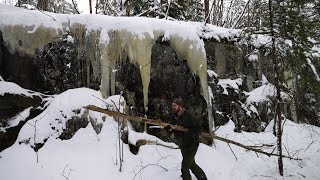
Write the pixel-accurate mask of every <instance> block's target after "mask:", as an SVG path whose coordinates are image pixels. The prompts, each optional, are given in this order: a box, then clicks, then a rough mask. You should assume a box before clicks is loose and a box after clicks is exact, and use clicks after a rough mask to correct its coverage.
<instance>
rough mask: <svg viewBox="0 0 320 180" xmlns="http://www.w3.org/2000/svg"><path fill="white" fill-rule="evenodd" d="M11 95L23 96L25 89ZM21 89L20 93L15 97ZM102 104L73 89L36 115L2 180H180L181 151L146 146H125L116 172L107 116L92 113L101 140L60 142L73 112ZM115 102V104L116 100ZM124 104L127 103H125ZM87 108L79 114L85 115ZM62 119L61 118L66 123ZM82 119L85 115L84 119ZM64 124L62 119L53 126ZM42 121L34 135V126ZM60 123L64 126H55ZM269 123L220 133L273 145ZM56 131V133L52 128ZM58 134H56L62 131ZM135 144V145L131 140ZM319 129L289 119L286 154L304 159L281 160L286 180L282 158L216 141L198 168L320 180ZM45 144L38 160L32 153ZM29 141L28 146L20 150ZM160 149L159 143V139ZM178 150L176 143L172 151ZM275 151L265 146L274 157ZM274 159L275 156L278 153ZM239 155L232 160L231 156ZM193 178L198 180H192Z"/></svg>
mask: <svg viewBox="0 0 320 180" xmlns="http://www.w3.org/2000/svg"><path fill="white" fill-rule="evenodd" d="M0 83H1V84H0V90H2V91H4V89H5V86H3V85H4V83H6V84H10V83H9V82H3V81H1V82H0ZM11 87H13V88H17V89H16V90H15V89H11V90H10V92H11V93H13V92H16V93H22V92H23V91H21V89H20V88H21V87H19V86H14V85H13V84H11ZM19 89H20V91H18V90H19ZM119 97H120V96H112V97H109V98H108V99H105V101H106V102H109V103H110V102H112V101H113V102H115V103H116V104H118V102H119ZM99 98H101V94H100V92H98V91H94V90H91V89H87V88H79V89H71V90H68V91H66V92H63V93H62V94H59V95H55V96H53V98H52V99H50V100H48V107H47V108H46V110H45V111H44V112H43V113H41V114H40V115H39V116H37V117H35V118H34V119H30V120H29V121H28V123H26V124H25V125H24V126H23V127H22V129H21V131H20V133H19V136H18V139H17V142H15V144H14V145H12V146H11V147H9V148H7V149H6V150H4V151H2V152H1V153H0V172H1V173H0V179H1V180H24V179H30V180H31V179H32V180H44V179H46V180H66V179H69V180H87V179H95V180H102V179H115V180H128V179H145V180H149V179H153V180H163V179H166V180H176V179H180V165H181V164H180V163H181V155H180V151H179V150H178V149H169V148H166V147H163V146H158V145H144V146H141V147H140V150H139V153H138V154H137V155H133V154H132V153H131V152H130V151H129V147H128V145H126V144H124V149H123V150H124V162H123V167H122V171H121V172H120V171H119V167H120V166H119V160H118V158H117V157H118V151H117V144H118V139H117V133H118V132H117V129H118V126H117V123H116V122H115V121H114V120H113V118H111V117H107V118H106V119H105V120H103V119H102V114H100V113H97V112H90V113H89V115H90V116H91V117H94V118H96V119H97V121H99V122H101V123H103V127H102V130H101V132H100V133H99V134H97V133H96V131H95V130H94V129H93V126H92V125H91V123H89V124H88V126H87V127H86V128H82V129H80V130H79V131H77V132H76V134H75V135H74V136H73V137H72V138H71V139H69V140H60V139H58V138H57V137H58V135H59V134H61V130H62V129H63V128H65V123H66V121H67V119H68V118H65V117H70V116H71V115H74V112H73V110H75V109H78V108H82V107H83V106H86V105H89V104H94V105H97V106H103V105H105V103H104V102H102V101H101V100H100V99H99ZM111 100H112V101H111ZM120 103H121V104H124V102H123V98H122V100H120ZM83 111H84V109H83V108H82V109H81V112H83ZM61 114H63V116H61ZM80 114H81V113H80ZM56 119H59V120H56ZM36 121H37V124H36V125H37V127H38V128H37V132H36V133H35V129H34V126H32V125H35V122H36ZM58 122H59V123H58ZM272 124H273V123H272V122H271V123H270V124H269V126H268V127H267V128H266V131H265V132H262V133H246V132H243V133H235V132H233V129H234V124H233V122H229V123H228V124H227V125H225V126H223V127H220V128H219V129H218V130H217V131H216V134H217V135H219V136H221V137H226V138H228V139H232V140H235V141H238V142H240V143H243V144H247V145H256V146H259V145H262V144H273V145H275V142H276V138H275V137H274V136H273V134H272ZM50 126H51V127H52V126H54V127H55V130H56V131H54V130H53V129H52V128H49V127H50ZM57 130H59V131H57ZM129 136H131V141H132V139H135V140H138V139H141V138H144V139H153V140H156V139H157V138H156V137H153V136H150V135H147V134H146V133H135V132H133V131H130V132H129ZM132 137H134V138H132ZM319 137H320V128H318V127H314V126H310V125H304V124H295V123H293V122H291V121H290V120H286V122H285V126H284V132H283V153H284V154H285V155H289V156H292V157H295V158H301V159H302V160H299V161H297V160H289V159H284V177H281V176H280V175H278V167H277V158H276V157H268V156H265V155H261V154H256V153H254V152H248V151H245V150H244V149H242V148H239V147H236V146H234V145H230V147H231V149H232V151H233V152H232V151H231V149H230V147H229V146H228V145H227V144H226V143H224V142H220V141H218V140H216V141H215V145H213V146H207V145H204V144H200V146H199V150H198V153H197V155H196V161H197V162H198V164H199V165H200V166H201V167H202V168H203V170H204V171H205V172H206V174H207V176H208V179H209V180H213V179H219V180H249V179H250V180H264V179H265V180H268V179H279V180H280V179H294V180H298V179H301V180H302V179H308V180H309V179H311V180H312V179H314V180H317V179H319V177H320V172H319V168H320V153H319V152H320V142H319ZM34 138H35V141H36V142H37V143H39V142H42V140H44V139H46V138H48V140H47V142H46V143H45V145H44V146H43V147H42V148H41V149H40V150H39V151H38V162H37V154H36V153H35V151H34V150H33V149H32V148H31V147H30V145H32V144H33V141H34ZM26 139H29V140H30V141H29V144H24V143H22V144H21V143H19V142H21V141H23V140H26ZM158 141H159V142H161V140H158ZM169 145H171V146H174V145H173V144H170V143H169ZM274 148H275V146H273V147H265V148H263V150H264V151H268V152H271V151H272V150H273V149H274ZM274 152H276V150H275V151H274ZM233 153H234V154H233ZM193 179H196V178H195V177H194V176H193Z"/></svg>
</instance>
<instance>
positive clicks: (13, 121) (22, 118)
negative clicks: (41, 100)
mask: <svg viewBox="0 0 320 180" xmlns="http://www.w3.org/2000/svg"><path fill="white" fill-rule="evenodd" d="M30 110H31V107H29V108H27V109H25V110H23V111H22V112H20V113H19V114H17V115H16V116H15V117H13V118H11V119H9V120H7V126H6V127H0V131H2V132H6V129H8V128H11V127H15V126H17V125H18V124H19V123H20V121H25V120H26V118H27V117H28V116H29V115H30Z"/></svg>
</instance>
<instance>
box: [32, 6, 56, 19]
mask: <svg viewBox="0 0 320 180" xmlns="http://www.w3.org/2000/svg"><path fill="white" fill-rule="evenodd" d="M37 10H38V11H40V12H41V13H42V14H44V15H47V16H49V17H51V18H52V19H53V20H54V21H56V19H55V18H54V17H52V16H50V15H49V14H46V13H44V12H43V11H41V10H40V9H38V8H37Z"/></svg>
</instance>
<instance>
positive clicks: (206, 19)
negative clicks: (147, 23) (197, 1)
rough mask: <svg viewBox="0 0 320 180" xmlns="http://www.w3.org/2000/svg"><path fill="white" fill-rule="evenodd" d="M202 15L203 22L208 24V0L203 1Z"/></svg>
mask: <svg viewBox="0 0 320 180" xmlns="http://www.w3.org/2000/svg"><path fill="white" fill-rule="evenodd" d="M204 15H205V21H206V23H209V22H210V17H209V0H204Z"/></svg>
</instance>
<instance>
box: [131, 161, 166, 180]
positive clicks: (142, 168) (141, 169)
mask: <svg viewBox="0 0 320 180" xmlns="http://www.w3.org/2000/svg"><path fill="white" fill-rule="evenodd" d="M162 159H164V157H161V158H160V159H159V160H158V162H157V163H156V164H155V163H153V164H147V165H146V166H143V165H142V161H141V159H140V163H141V165H140V167H141V168H140V170H139V171H138V172H137V173H135V175H134V177H133V178H132V180H134V179H135V178H136V176H137V175H138V174H139V173H141V171H143V170H144V169H145V168H147V167H149V166H157V167H160V168H162V169H163V170H165V171H168V169H167V168H165V167H163V166H160V165H159V162H160V161H161V160H162Z"/></svg>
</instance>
